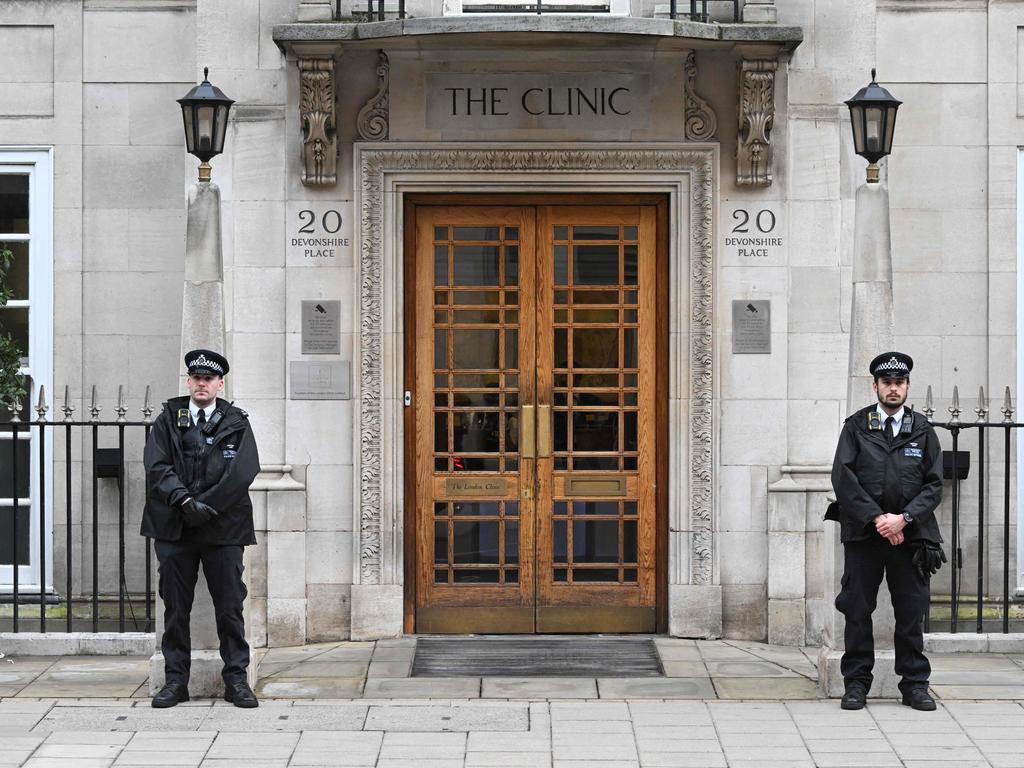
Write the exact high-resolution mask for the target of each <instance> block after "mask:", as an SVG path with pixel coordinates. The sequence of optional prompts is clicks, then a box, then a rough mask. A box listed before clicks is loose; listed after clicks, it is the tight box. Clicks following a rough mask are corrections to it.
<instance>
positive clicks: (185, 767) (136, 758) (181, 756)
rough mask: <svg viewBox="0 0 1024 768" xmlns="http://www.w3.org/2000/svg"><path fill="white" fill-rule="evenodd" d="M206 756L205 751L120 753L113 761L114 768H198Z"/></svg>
mask: <svg viewBox="0 0 1024 768" xmlns="http://www.w3.org/2000/svg"><path fill="white" fill-rule="evenodd" d="M205 756H206V750H202V751H200V752H189V751H185V750H172V751H168V752H128V753H124V752H122V753H121V755H120V756H119V757H118V758H117V760H115V761H114V768H121V766H124V765H132V766H140V767H141V766H154V765H174V766H177V768H198V766H199V764H200V763H202V762H203V758H204V757H205Z"/></svg>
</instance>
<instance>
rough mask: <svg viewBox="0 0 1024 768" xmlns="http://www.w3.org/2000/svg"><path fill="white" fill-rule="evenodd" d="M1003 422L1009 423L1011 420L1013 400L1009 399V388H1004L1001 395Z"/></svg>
mask: <svg viewBox="0 0 1024 768" xmlns="http://www.w3.org/2000/svg"><path fill="white" fill-rule="evenodd" d="M1001 410H1002V412H1003V423H1004V424H1010V423H1012V422H1013V401H1012V400H1011V399H1010V388H1009V387H1007V388H1006V394H1005V395H1004V396H1003V407H1002V408H1001Z"/></svg>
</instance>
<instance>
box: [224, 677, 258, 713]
mask: <svg viewBox="0 0 1024 768" xmlns="http://www.w3.org/2000/svg"><path fill="white" fill-rule="evenodd" d="M224 701H230V702H231V703H232V704H234V705H235V706H236V707H241V708H242V709H253V708H255V707H258V706H259V705H260V703H259V701H257V700H256V694H255V693H253V692H252V688H250V687H249V684H248V683H247V682H245V680H242V681H240V682H237V683H224Z"/></svg>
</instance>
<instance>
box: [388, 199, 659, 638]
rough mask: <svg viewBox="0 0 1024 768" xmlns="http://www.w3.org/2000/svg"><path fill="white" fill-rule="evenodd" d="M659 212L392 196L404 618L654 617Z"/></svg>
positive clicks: (532, 621) (429, 628)
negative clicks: (400, 296) (405, 342)
mask: <svg viewBox="0 0 1024 768" xmlns="http://www.w3.org/2000/svg"><path fill="white" fill-rule="evenodd" d="M660 213H661V214H663V207H659V205H658V204H656V203H651V204H630V205H621V204H617V205H608V204H595V205H571V204H558V205H522V204H520V205H495V204H492V205H470V204H460V205H451V204H434V205H431V204H417V205H412V204H410V205H409V206H408V207H407V210H406V214H407V218H406V223H407V226H408V231H407V236H406V245H407V250H408V249H410V248H411V250H412V254H411V255H407V265H406V269H407V275H408V276H409V277H411V278H412V279H411V281H409V280H407V282H406V285H407V290H409V291H411V294H412V295H410V296H409V297H408V303H407V306H408V308H409V310H410V311H411V312H412V315H413V316H412V318H411V322H410V323H409V324H408V326H407V330H408V331H409V332H410V333H411V335H412V337H411V338H410V342H411V343H410V347H409V348H408V349H407V354H406V360H407V368H408V372H409V376H408V378H407V385H408V388H409V393H410V394H411V403H410V404H409V407H408V408H407V421H406V424H407V427H408V429H409V434H411V435H412V436H413V440H412V441H411V445H410V449H411V450H409V451H408V452H407V462H408V466H407V469H406V471H407V473H408V475H407V481H406V488H407V493H408V494H409V495H410V502H411V503H410V510H409V511H408V512H407V522H408V523H411V524H412V525H411V526H410V527H407V530H408V531H409V532H410V533H411V534H413V535H414V541H412V542H409V546H407V550H406V554H407V560H408V559H409V557H410V556H411V558H412V560H413V562H414V565H412V566H411V567H407V580H408V579H409V577H410V576H411V577H412V582H413V584H411V585H409V588H408V589H407V613H406V618H407V629H408V630H410V631H416V632H426V633H445V632H457V633H470V632H481V633H484V632H486V633H496V632H517V633H528V632H630V631H633V632H652V631H655V630H656V629H657V628H658V624H659V623H660V622H659V621H658V618H659V617H658V615H657V614H658V611H657V607H658V601H657V592H658V589H657V585H658V581H659V549H661V550H662V554H661V558H662V559H663V558H664V547H663V546H662V547H660V548H659V536H658V528H659V524H658V523H659V514H658V509H659V493H658V489H657V482H658V474H659V467H661V466H663V465H664V462H663V461H659V460H663V459H664V458H665V457H664V456H663V455H661V456H659V453H661V454H664V452H665V449H664V444H665V442H666V441H665V439H664V438H665V435H664V432H665V428H666V424H665V423H664V422H665V421H666V419H665V410H666V409H665V407H664V403H665V401H664V398H663V395H664V394H665V393H664V392H663V391H662V390H663V387H664V381H665V379H666V378H667V375H666V369H667V364H668V361H667V359H665V355H664V354H663V352H664V348H665V346H664V344H663V343H662V341H663V339H662V338H661V337H660V334H659V326H662V327H661V330H664V327H663V325H664V318H663V316H662V315H663V314H664V312H663V310H664V307H660V306H659V304H663V303H664V300H665V297H666V296H667V288H665V286H664V285H662V286H661V288H662V290H660V291H659V274H658V273H659V263H660V262H661V259H660V258H659V250H660V249H659V237H660V236H662V235H663V233H662V232H660V231H659V230H661V229H663V222H662V221H661V220H662V219H663V215H659V214H660ZM666 277H667V276H665V275H661V276H660V279H661V280H665V278H666ZM666 282H667V281H666ZM659 296H660V298H661V300H659ZM661 500H662V501H663V498H662V499H661ZM410 518H411V519H410ZM410 549H411V551H410ZM661 565H662V566H663V565H664V563H663V562H662V563H661ZM410 571H412V572H411V573H410Z"/></svg>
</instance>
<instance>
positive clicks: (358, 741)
mask: <svg viewBox="0 0 1024 768" xmlns="http://www.w3.org/2000/svg"><path fill="white" fill-rule="evenodd" d="M383 740H384V734H383V733H380V732H352V731H345V732H334V733H326V732H318V731H307V732H306V733H303V734H302V736H301V738H300V739H299V743H298V746H296V747H295V752H293V753H292V758H291V762H290V763H289V765H292V766H307V765H308V766H346V767H347V766H373V765H375V764H376V762H377V756H378V755H379V754H380V745H381V742H382V741H383Z"/></svg>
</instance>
